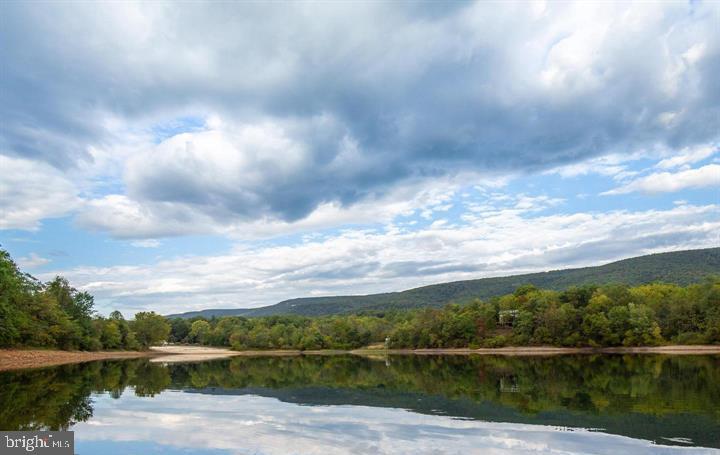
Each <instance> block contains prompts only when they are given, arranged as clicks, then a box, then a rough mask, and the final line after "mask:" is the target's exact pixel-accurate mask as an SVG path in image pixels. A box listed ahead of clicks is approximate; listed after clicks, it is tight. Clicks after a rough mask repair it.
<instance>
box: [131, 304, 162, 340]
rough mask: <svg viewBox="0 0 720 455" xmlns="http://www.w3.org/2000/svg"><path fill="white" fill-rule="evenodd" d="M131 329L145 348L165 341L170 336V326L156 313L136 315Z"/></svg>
mask: <svg viewBox="0 0 720 455" xmlns="http://www.w3.org/2000/svg"><path fill="white" fill-rule="evenodd" d="M130 328H131V329H132V331H133V332H135V338H136V339H137V342H138V343H139V344H140V346H142V347H143V348H147V347H149V346H151V345H153V344H157V343H160V342H162V341H165V340H167V337H168V335H170V324H168V322H167V320H166V319H165V318H164V317H162V316H160V315H159V314H155V312H154V311H149V312H140V313H137V314H135V319H134V320H133V321H132V322H131V323H130Z"/></svg>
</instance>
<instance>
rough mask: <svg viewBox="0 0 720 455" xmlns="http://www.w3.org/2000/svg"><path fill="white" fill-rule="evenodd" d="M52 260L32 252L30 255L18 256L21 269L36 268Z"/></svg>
mask: <svg viewBox="0 0 720 455" xmlns="http://www.w3.org/2000/svg"><path fill="white" fill-rule="evenodd" d="M49 262H50V259H47V258H44V257H40V256H39V255H38V254H37V253H30V255H29V256H25V257H21V258H18V260H17V264H18V266H20V268H21V269H34V268H35V267H40V266H42V265H45V264H47V263H49Z"/></svg>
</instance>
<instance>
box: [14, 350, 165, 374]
mask: <svg viewBox="0 0 720 455" xmlns="http://www.w3.org/2000/svg"><path fill="white" fill-rule="evenodd" d="M152 355H155V354H153V353H152V352H138V351H97V352H85V351H52V350H40V349H37V350H24V349H0V371H5V370H20V369H26V368H40V367H48V366H53V365H63V364H66V363H81V362H90V361H92V360H107V359H131V358H136V357H149V356H152Z"/></svg>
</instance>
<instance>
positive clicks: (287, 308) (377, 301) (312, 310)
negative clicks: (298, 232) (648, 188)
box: [166, 248, 720, 318]
mask: <svg viewBox="0 0 720 455" xmlns="http://www.w3.org/2000/svg"><path fill="white" fill-rule="evenodd" d="M713 274H720V248H704V249H696V250H681V251H671V252H664V253H654V254H649V255H643V256H636V257H631V258H626V259H621V260H619V261H614V262H610V263H607V264H603V265H598V266H589V267H581V268H570V269H557V270H551V271H546V272H534V273H526V274H520V275H509V276H500V277H492V278H479V279H473V280H461V281H451V282H447V283H437V284H431V285H427V286H421V287H417V288H412V289H407V290H404V291H397V292H386V293H379V294H367V295H346V296H342V295H341V296H326V297H299V298H294V299H288V300H284V301H282V302H279V303H276V304H274V305H269V306H264V307H259V308H225V309H222V308H220V309H205V310H198V311H189V312H185V313H178V314H171V315H168V316H166V317H168V318H176V317H179V318H194V317H204V318H211V317H221V316H246V317H253V316H272V315H280V314H295V315H304V316H322V315H331V314H348V313H356V312H363V311H386V310H399V309H412V308H421V307H440V306H443V305H445V304H447V303H450V302H453V301H464V300H468V299H471V298H481V299H487V298H491V297H496V296H500V295H504V294H508V293H511V292H513V291H514V290H515V289H516V288H517V287H518V286H521V285H523V284H533V285H535V286H537V287H541V288H546V289H554V290H562V289H566V288H568V287H572V286H582V285H590V284H597V285H602V284H610V283H623V284H628V285H640V284H646V283H651V282H657V281H662V282H667V283H672V284H678V285H688V284H691V283H693V282H697V281H700V280H701V279H703V278H704V277H705V276H707V275H713Z"/></svg>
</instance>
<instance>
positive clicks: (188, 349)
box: [0, 345, 720, 371]
mask: <svg viewBox="0 0 720 455" xmlns="http://www.w3.org/2000/svg"><path fill="white" fill-rule="evenodd" d="M339 354H353V355H360V356H377V355H388V354H390V355H502V356H554V355H567V354H665V355H702V354H720V345H698V346H685V345H682V346H681V345H674V346H672V345H671V346H645V347H612V348H558V347H552V346H518V347H504V348H479V349H468V348H454V349H383V348H364V349H353V350H307V351H300V350H295V349H277V350H246V351H233V350H230V349H226V348H213V347H206V346H190V345H166V346H156V347H152V348H150V350H149V351H98V352H87V351H58V350H40V349H28V350H24V349H0V371H7V370H21V369H30V368H41V367H48V366H55V365H63V364H68V363H82V362H91V361H95V360H112V359H132V358H140V357H148V358H150V361H151V362H158V363H180V362H200V361H207V360H215V359H221V358H227V357H236V356H244V357H266V356H300V355H339Z"/></svg>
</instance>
